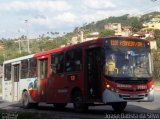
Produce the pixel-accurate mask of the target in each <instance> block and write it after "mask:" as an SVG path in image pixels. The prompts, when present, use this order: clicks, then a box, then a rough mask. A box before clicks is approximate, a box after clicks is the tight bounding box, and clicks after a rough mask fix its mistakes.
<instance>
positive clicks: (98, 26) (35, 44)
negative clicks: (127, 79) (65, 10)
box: [0, 12, 160, 80]
mask: <svg viewBox="0 0 160 119" xmlns="http://www.w3.org/2000/svg"><path fill="white" fill-rule="evenodd" d="M157 15H160V12H152V13H149V14H145V15H142V16H141V17H132V16H130V15H129V14H126V15H123V16H119V17H113V16H112V17H109V18H106V19H103V20H101V21H97V22H91V23H84V24H83V25H82V26H81V27H76V28H75V29H74V30H73V32H70V33H63V34H64V35H63V36H61V37H60V35H59V32H47V33H46V34H42V35H40V36H39V37H38V38H35V39H30V47H31V53H32V54H33V53H36V52H39V51H46V50H49V49H53V48H57V47H60V46H61V45H67V43H69V42H70V40H71V39H72V37H73V36H77V35H78V34H80V31H81V30H83V31H84V34H89V33H91V32H95V31H96V32H97V31H98V32H99V33H100V34H99V37H105V36H110V35H114V32H113V31H112V30H104V25H106V24H108V23H121V24H122V26H124V25H125V26H131V28H132V31H133V32H138V31H140V29H141V28H142V23H145V22H149V21H150V20H151V19H152V18H154V17H155V16H157ZM19 39H20V40H21V50H22V52H21V53H20V52H19V47H18V46H19ZM26 39H27V37H26V36H24V35H23V36H21V37H20V38H17V39H4V38H2V39H1V40H0V42H1V43H3V44H4V45H5V49H0V64H2V63H3V61H4V60H9V59H12V58H16V57H20V56H24V55H28V54H29V53H28V52H27V42H26V41H25V40H26ZM155 39H156V40H157V44H158V47H159V48H160V30H155ZM159 52H160V49H158V50H157V51H153V54H154V77H155V79H156V80H160V58H159V57H160V54H159Z"/></svg>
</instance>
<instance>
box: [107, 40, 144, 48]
mask: <svg viewBox="0 0 160 119" xmlns="http://www.w3.org/2000/svg"><path fill="white" fill-rule="evenodd" d="M110 44H111V46H122V47H143V42H142V41H133V40H132V41H131V40H111V41H110Z"/></svg>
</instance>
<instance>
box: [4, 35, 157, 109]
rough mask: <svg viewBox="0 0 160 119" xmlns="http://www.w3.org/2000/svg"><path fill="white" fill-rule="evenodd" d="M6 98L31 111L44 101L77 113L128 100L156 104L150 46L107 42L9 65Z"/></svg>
mask: <svg viewBox="0 0 160 119" xmlns="http://www.w3.org/2000/svg"><path fill="white" fill-rule="evenodd" d="M3 68H4V80H3V99H4V100H8V101H19V100H21V102H22V104H23V107H24V108H28V107H30V106H32V105H37V104H38V103H40V102H45V103H47V104H54V106H55V107H57V108H63V107H65V106H66V105H67V103H73V104H74V108H75V110H77V111H82V110H85V109H87V108H88V106H91V105H96V104H97V105H107V104H108V105H111V106H112V107H113V109H114V110H115V111H123V110H124V109H125V107H126V105H127V102H128V101H138V102H150V101H153V100H154V90H153V88H154V80H153V78H152V72H153V65H152V57H151V52H150V44H149V42H148V41H146V40H143V39H139V38H135V37H106V38H100V39H96V40H92V41H87V42H83V43H79V44H75V45H71V46H66V47H63V48H57V49H52V50H49V51H45V52H39V53H36V54H32V55H29V56H24V57H20V58H16V59H12V60H8V61H5V62H4V65H3Z"/></svg>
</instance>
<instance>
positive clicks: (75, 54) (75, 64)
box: [66, 48, 82, 72]
mask: <svg viewBox="0 0 160 119" xmlns="http://www.w3.org/2000/svg"><path fill="white" fill-rule="evenodd" d="M81 64H82V49H80V48H76V49H74V50H70V51H68V52H67V53H66V72H77V71H80V70H81V68H82V65H81Z"/></svg>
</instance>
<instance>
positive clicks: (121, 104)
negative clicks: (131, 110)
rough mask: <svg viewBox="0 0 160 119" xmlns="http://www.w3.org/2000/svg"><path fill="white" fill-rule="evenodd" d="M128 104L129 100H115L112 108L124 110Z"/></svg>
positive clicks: (119, 110) (116, 110) (117, 110)
mask: <svg viewBox="0 0 160 119" xmlns="http://www.w3.org/2000/svg"><path fill="white" fill-rule="evenodd" d="M126 106H127V102H115V103H113V104H112V108H113V110H114V111H115V112H118V113H120V112H123V111H124V109H125V108H126Z"/></svg>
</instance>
